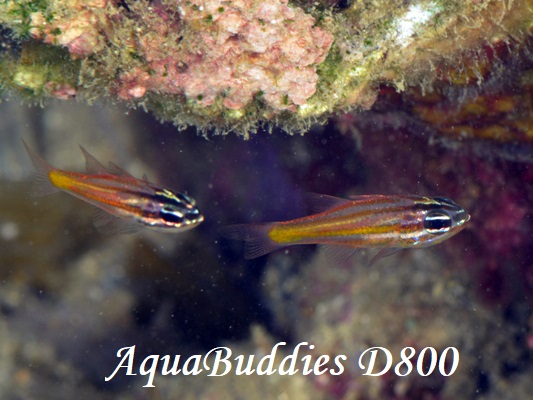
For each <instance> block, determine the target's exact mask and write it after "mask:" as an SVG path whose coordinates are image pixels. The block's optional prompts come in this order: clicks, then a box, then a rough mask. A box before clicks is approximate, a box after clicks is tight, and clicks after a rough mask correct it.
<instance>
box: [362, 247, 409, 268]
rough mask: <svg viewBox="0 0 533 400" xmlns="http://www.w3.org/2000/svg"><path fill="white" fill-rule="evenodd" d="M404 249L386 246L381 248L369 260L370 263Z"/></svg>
mask: <svg viewBox="0 0 533 400" xmlns="http://www.w3.org/2000/svg"><path fill="white" fill-rule="evenodd" d="M401 250H403V249H402V248H401V247H384V248H382V249H381V250H379V251H378V252H377V253H376V255H375V256H374V257H372V258H371V259H370V260H369V261H368V265H369V266H370V265H372V264H374V263H375V262H376V261H378V260H381V259H382V258H383V257H388V256H392V255H393V254H396V253H398V252H399V251H401Z"/></svg>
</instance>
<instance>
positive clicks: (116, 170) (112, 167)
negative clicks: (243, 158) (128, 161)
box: [107, 162, 134, 178]
mask: <svg viewBox="0 0 533 400" xmlns="http://www.w3.org/2000/svg"><path fill="white" fill-rule="evenodd" d="M108 165H109V166H108V167H107V170H108V171H109V172H110V173H112V174H113V175H118V176H127V177H129V178H134V176H133V175H131V174H130V173H129V172H128V171H126V170H125V169H123V168H120V167H119V166H118V165H117V164H115V163H114V162H109V164H108Z"/></svg>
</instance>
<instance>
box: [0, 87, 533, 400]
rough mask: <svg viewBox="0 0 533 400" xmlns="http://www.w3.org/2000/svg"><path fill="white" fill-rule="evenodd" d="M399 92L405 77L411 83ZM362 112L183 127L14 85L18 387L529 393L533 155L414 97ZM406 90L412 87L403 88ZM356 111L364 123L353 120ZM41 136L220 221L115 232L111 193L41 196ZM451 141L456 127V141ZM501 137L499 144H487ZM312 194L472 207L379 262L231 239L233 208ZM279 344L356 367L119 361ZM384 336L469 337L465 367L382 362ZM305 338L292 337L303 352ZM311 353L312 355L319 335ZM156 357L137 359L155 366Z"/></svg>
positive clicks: (10, 365) (11, 284) (167, 392)
mask: <svg viewBox="0 0 533 400" xmlns="http://www.w3.org/2000/svg"><path fill="white" fill-rule="evenodd" d="M394 96H395V95H393V97H394ZM380 101H381V103H380V105H381V108H377V109H376V110H374V111H370V112H368V113H363V114H351V115H350V114H348V115H346V116H343V117H340V118H339V119H336V120H332V121H331V122H330V123H328V124H326V125H323V126H316V127H314V128H313V129H312V130H311V131H310V132H309V133H307V134H306V135H305V136H288V135H286V134H284V133H283V132H281V131H275V132H273V133H272V134H267V133H259V134H258V135H255V136H254V137H252V138H251V139H250V140H248V141H244V140H242V139H241V138H239V137H236V136H233V135H227V136H212V137H208V138H207V139H206V138H203V137H201V136H198V135H196V134H195V132H194V130H192V131H191V132H182V133H176V131H175V128H174V127H172V126H171V125H167V124H160V123H159V122H157V121H156V120H154V119H153V118H152V117H151V116H150V115H149V114H145V113H144V112H138V111H132V110H126V109H124V108H121V107H120V106H116V105H110V104H99V105H94V106H92V107H89V106H85V105H81V104H76V103H61V102H56V103H49V104H47V105H46V107H45V108H40V107H27V106H26V105H21V104H19V103H18V102H16V101H9V102H4V103H2V104H1V105H0V110H1V113H2V114H1V118H0V124H1V131H2V135H1V147H0V149H1V150H0V165H1V168H0V170H1V182H2V183H1V191H0V203H1V207H0V266H1V268H0V277H1V279H0V312H1V318H0V337H1V338H2V339H1V341H0V398H2V399H34V398H35V399H63V398H64V399H67V398H72V397H76V398H80V399H84V398H93V399H94V398H98V399H107V398H109V399H111V398H120V399H147V398H148V399H156V398H185V399H187V398H191V399H192V398H198V399H230V398H246V399H253V398H280V399H285V398H287V399H352V398H353V399H359V398H360V399H378V398H379V399H428V398H431V399H452V398H462V399H469V398H482V399H493V398H494V399H527V398H529V395H530V393H531V391H532V389H533V388H532V387H531V385H532V383H531V379H529V377H530V376H531V373H532V359H531V352H532V347H533V336H532V333H531V329H532V326H531V324H532V323H533V319H532V315H531V311H532V310H531V295H532V290H533V259H532V253H531V248H532V247H531V246H532V244H533V240H532V234H531V232H532V231H531V224H532V219H531V214H532V204H533V203H532V199H533V185H532V182H533V170H532V169H531V160H530V159H526V160H524V154H525V155H526V156H527V155H528V154H529V155H531V153H527V152H519V153H518V155H519V157H520V160H518V161H517V160H511V159H509V158H510V155H512V154H513V153H512V152H510V150H508V149H504V150H505V153H504V154H503V156H502V155H501V154H499V153H496V154H489V153H488V152H489V151H490V152H492V151H493V150H494V149H497V150H498V151H499V152H500V153H501V152H502V149H501V147H500V148H499V149H498V148H497V147H496V146H493V145H491V143H487V144H486V145H485V147H486V149H487V153H483V151H484V150H483V146H480V145H478V147H477V148H476V149H474V147H473V146H472V145H469V144H468V143H467V144H464V145H462V144H461V143H460V142H459V143H455V145H453V146H448V145H446V143H445V144H442V143H440V142H439V140H438V139H439V136H438V134H436V133H434V132H433V133H432V132H431V131H430V129H429V128H427V129H425V130H421V131H420V130H419V129H418V128H419V125H417V124H415V123H414V122H413V121H412V118H411V117H409V116H406V113H405V111H404V110H403V111H402V110H400V111H398V110H394V109H393V107H392V105H391V101H392V100H391V98H390V97H388V95H387V93H386V92H385V93H384V94H383V98H382V100H380ZM394 107H396V105H395V106H394ZM347 124H350V126H349V127H350V129H351V130H348V129H346V128H345V127H346V125H347ZM22 138H24V139H25V140H26V141H27V142H28V143H29V144H30V145H31V146H33V147H34V148H35V149H37V150H38V151H39V153H40V154H41V155H43V157H44V158H46V159H47V160H48V161H49V162H50V163H51V164H52V165H54V166H56V167H60V168H64V169H68V170H78V171H82V170H83V160H82V156H81V152H80V151H79V147H78V145H80V144H82V145H83V146H84V147H86V148H87V149H88V150H89V151H90V152H91V153H92V154H93V155H95V156H96V157H97V158H98V159H100V160H101V161H104V160H110V161H111V160H112V161H113V162H115V163H117V164H118V165H120V166H121V167H123V168H125V169H126V170H128V171H129V172H131V173H132V174H133V175H135V176H139V177H140V176H141V175H142V174H143V173H144V172H146V173H147V174H148V176H149V177H150V180H151V181H153V182H158V183H160V184H162V185H166V186H168V187H171V188H175V189H176V190H178V191H186V192H187V193H188V194H189V195H191V196H193V197H195V199H196V200H197V202H198V204H199V206H200V208H201V210H202V212H203V213H204V215H205V216H206V220H205V222H204V223H202V224H201V225H200V226H199V227H197V228H195V229H193V230H191V231H188V232H184V233H182V234H177V235H166V234H163V233H158V232H150V231H143V232H141V233H139V234H134V235H103V234H101V233H99V232H98V231H97V230H96V229H95V228H94V226H93V224H92V216H93V212H94V207H93V206H91V205H89V204H86V203H84V202H82V201H80V200H78V199H76V198H74V197H72V196H69V195H67V194H65V193H57V194H53V195H51V196H48V197H44V198H39V199H35V198H32V197H31V196H30V195H29V191H30V187H31V180H32V177H33V175H34V171H33V166H32V165H31V162H30V159H29V158H28V156H27V154H26V153H25V151H24V149H23V146H22V142H21V139H22ZM448 144H449V142H448ZM480 149H481V150H480ZM306 192H318V193H327V194H331V195H339V196H348V195H354V194H367V193H381V194H398V193H400V194H421V195H430V196H435V195H443V196H447V197H450V198H453V199H454V200H455V201H457V202H458V203H459V204H461V205H462V206H463V207H465V209H467V210H468V211H469V212H470V214H471V216H472V219H471V221H470V222H469V223H468V225H467V227H466V229H465V230H464V231H462V232H461V233H459V234H458V235H456V236H455V237H453V238H451V239H449V240H448V241H446V242H444V243H442V244H440V245H438V246H434V247H431V248H428V249H419V250H405V251H402V252H400V253H397V254H395V255H392V256H390V257H386V258H383V259H381V260H379V261H378V262H377V263H375V264H374V265H370V266H369V265H368V263H367V262H366V260H367V255H365V254H364V252H363V253H358V254H356V255H355V256H354V257H352V258H350V259H349V260H348V261H347V262H342V263H338V262H334V261H332V260H331V259H330V258H329V257H328V254H327V253H324V252H323V251H321V250H320V249H319V248H315V247H314V246H294V247H291V248H289V249H287V250H286V251H283V250H282V251H279V252H276V253H273V254H271V255H269V256H267V257H262V258H259V259H256V260H244V259H243V253H242V252H243V245H242V243H240V242H235V241H229V240H226V239H224V238H221V237H220V236H219V234H218V229H219V228H220V227H222V226H225V225H228V224H232V223H249V222H259V221H269V220H271V221H274V220H285V219H290V218H294V217H297V216H301V215H303V214H305V205H304V194H305V193H306ZM280 341H285V342H287V343H288V345H287V346H285V349H284V348H280V349H279V353H278V354H279V358H281V357H282V356H284V355H287V354H289V353H291V352H292V348H293V347H291V346H294V345H296V344H298V343H300V342H302V341H305V342H309V343H312V344H314V345H315V346H316V348H315V350H314V351H315V352H316V354H330V355H338V354H345V355H347V357H348V361H347V362H346V363H345V371H344V373H343V374H341V375H339V376H331V375H328V376H324V375H318V376H315V375H314V374H311V375H308V376H303V375H301V374H296V375H293V376H280V375H278V374H274V375H271V376H258V375H255V374H254V375H250V376H236V375H234V374H232V373H230V374H228V375H226V376H223V377H208V376H206V375H198V376H188V377H184V376H183V375H176V376H172V375H169V376H161V375H159V374H158V375H157V376H156V378H155V381H154V382H155V383H154V384H155V388H145V387H143V385H145V384H146V377H143V376H126V375H125V374H124V373H118V374H117V376H116V377H115V378H114V379H113V380H111V381H109V382H105V381H104V377H105V376H109V375H110V374H111V373H112V372H113V370H114V369H115V368H116V366H117V364H118V361H119V358H117V356H116V352H117V350H118V349H120V348H122V347H126V346H132V345H136V353H135V360H136V365H137V364H139V363H140V362H141V361H142V360H143V358H144V357H146V356H148V355H152V354H160V355H164V354H169V355H174V354H180V355H181V356H182V357H183V358H186V357H188V356H191V355H193V354H205V353H206V352H207V351H209V350H210V349H212V348H214V347H216V346H228V347H230V348H231V349H232V351H233V352H234V354H256V355H257V357H259V356H260V355H264V354H268V353H269V351H270V349H271V348H272V346H273V345H274V344H275V343H277V342H280ZM372 346H382V347H386V348H388V349H389V350H390V351H391V352H392V353H393V354H399V351H400V350H401V349H402V348H404V347H406V346H412V347H414V348H417V349H419V350H420V349H422V348H423V347H427V346H431V347H435V348H436V349H438V350H439V351H442V350H443V349H444V348H446V347H449V346H453V347H456V348H457V349H458V350H459V352H460V356H461V358H460V364H459V367H458V369H457V371H456V372H455V373H454V374H453V375H452V376H450V377H442V376H441V375H438V374H432V375H430V376H429V377H420V376H415V375H416V374H414V375H412V376H411V375H410V376H407V377H398V376H396V375H394V374H385V375H383V376H380V377H368V376H362V371H361V370H360V369H359V368H358V367H357V363H356V360H357V359H358V357H359V355H360V354H361V352H362V351H364V350H365V349H367V348H369V347H372ZM284 352H286V353H284ZM302 354H305V353H302ZM136 368H137V367H136Z"/></svg>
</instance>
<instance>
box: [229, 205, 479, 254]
mask: <svg viewBox="0 0 533 400" xmlns="http://www.w3.org/2000/svg"><path fill="white" fill-rule="evenodd" d="M311 201H312V202H313V203H314V206H315V207H314V208H315V210H318V211H320V212H318V213H316V214H313V215H310V216H307V217H303V218H298V219H293V220H290V221H284V222H271V223H265V224H251V225H231V226H228V227H226V228H224V229H223V230H222V234H223V235H224V236H226V237H228V238H231V239H237V240H244V241H245V254H244V255H245V258H247V259H250V258H256V257H260V256H262V255H265V254H267V253H270V252H272V251H275V250H277V249H280V248H283V247H286V246H291V245H296V244H323V245H334V246H344V247H345V248H348V249H356V248H380V249H381V251H380V253H378V257H379V256H385V255H389V254H392V253H394V252H396V251H398V250H399V249H404V248H420V247H428V246H432V245H434V244H437V243H440V242H442V241H443V240H446V239H448V238H450V237H452V236H453V235H455V234H456V233H458V232H460V231H461V230H462V229H463V228H464V227H465V224H466V222H468V221H469V220H470V215H469V214H468V213H467V212H466V211H465V210H464V209H463V208H462V207H460V206H459V205H457V204H455V203H454V202H453V201H452V200H450V199H447V198H445V197H433V198H430V197H421V196H402V195H393V196H384V195H365V196H357V197H354V198H352V199H350V200H348V199H341V198H337V197H333V196H327V195H316V196H313V197H312V198H311Z"/></svg>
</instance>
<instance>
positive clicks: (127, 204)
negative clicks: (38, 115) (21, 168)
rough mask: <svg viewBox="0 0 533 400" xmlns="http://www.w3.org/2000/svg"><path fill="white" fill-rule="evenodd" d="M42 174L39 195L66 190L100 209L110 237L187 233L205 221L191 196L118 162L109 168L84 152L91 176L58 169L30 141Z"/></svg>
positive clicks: (102, 226)
mask: <svg viewBox="0 0 533 400" xmlns="http://www.w3.org/2000/svg"><path fill="white" fill-rule="evenodd" d="M23 143H24V146H25V147H26V151H27V152H28V154H29V156H30V158H31V160H32V162H33V165H34V166H35V168H36V170H37V176H36V178H35V184H34V190H33V194H34V195H35V196H45V195H48V194H51V193H54V192H57V191H60V190H63V191H65V192H67V193H70V194H72V195H73V196H76V197H78V198H80V199H82V200H84V201H86V202H88V203H91V204H93V205H95V206H96V207H98V208H100V210H101V211H100V210H99V213H98V214H97V216H96V218H95V221H94V224H95V226H96V228H97V229H99V230H100V231H103V232H106V233H133V232H137V231H138V230H140V229H142V228H144V227H148V228H152V229H156V230H159V231H162V232H171V233H175V232H182V231H185V230H187V229H191V228H194V227H195V226H197V225H198V224H200V223H201V222H202V221H203V220H204V217H203V215H202V214H201V213H200V210H199V209H198V208H197V207H196V203H195V201H194V200H193V199H191V198H190V197H188V196H186V195H184V194H179V193H174V192H172V191H171V190H169V189H165V188H161V187H159V186H156V185H154V184H152V183H150V182H148V180H147V177H146V175H144V176H143V179H137V178H134V177H133V176H132V175H130V174H129V173H128V172H126V171H125V170H123V169H122V168H120V167H119V166H117V165H116V164H114V163H109V167H108V168H106V167H104V166H103V165H102V164H100V162H98V161H97V160H96V159H95V158H94V157H93V156H91V155H90V154H89V153H88V152H87V150H85V149H84V148H83V147H81V146H80V147H81V151H82V153H83V155H84V156H85V165H86V170H87V173H85V174H84V173H78V172H70V171H63V170H60V169H57V168H54V167H52V166H51V165H50V164H48V162H46V161H45V160H44V159H43V158H41V157H40V156H39V155H38V154H37V153H35V152H34V151H33V150H32V149H31V148H30V147H29V146H28V145H27V144H26V142H24V141H23Z"/></svg>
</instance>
